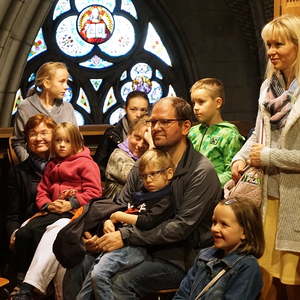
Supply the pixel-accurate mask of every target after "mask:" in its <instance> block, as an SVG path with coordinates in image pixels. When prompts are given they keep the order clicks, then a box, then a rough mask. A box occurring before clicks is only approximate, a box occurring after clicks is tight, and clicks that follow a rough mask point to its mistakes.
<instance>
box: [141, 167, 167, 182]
mask: <svg viewBox="0 0 300 300" xmlns="http://www.w3.org/2000/svg"><path fill="white" fill-rule="evenodd" d="M166 170H167V169H161V170H157V171H153V172H150V173H147V174H140V178H141V179H142V180H147V179H148V177H149V178H150V179H151V180H153V179H154V180H155V179H157V178H158V175H159V174H161V173H163V172H165V171H166Z"/></svg>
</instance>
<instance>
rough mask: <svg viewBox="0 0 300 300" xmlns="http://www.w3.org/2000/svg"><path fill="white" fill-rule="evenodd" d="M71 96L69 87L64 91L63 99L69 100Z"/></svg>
mask: <svg viewBox="0 0 300 300" xmlns="http://www.w3.org/2000/svg"><path fill="white" fill-rule="evenodd" d="M72 97H73V92H72V89H71V88H70V87H69V88H68V89H67V90H66V92H65V96H64V101H66V102H71V100H72Z"/></svg>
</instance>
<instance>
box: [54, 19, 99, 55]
mask: <svg viewBox="0 0 300 300" xmlns="http://www.w3.org/2000/svg"><path fill="white" fill-rule="evenodd" d="M76 20H77V16H70V17H67V18H65V19H64V20H63V21H61V23H60V24H59V25H58V27H57V31H56V42H57V45H58V47H59V48H60V49H61V50H62V51H63V52H64V53H65V54H67V55H70V56H83V55H86V54H88V53H89V52H90V51H91V50H92V48H93V47H94V45H91V44H89V43H87V42H85V41H84V40H83V39H81V38H80V36H79V34H78V32H77V30H76Z"/></svg>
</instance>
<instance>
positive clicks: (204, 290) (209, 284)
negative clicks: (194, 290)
mask: <svg viewBox="0 0 300 300" xmlns="http://www.w3.org/2000/svg"><path fill="white" fill-rule="evenodd" d="M226 271H227V270H226V269H222V270H221V271H220V272H219V273H218V274H217V275H216V276H215V277H214V278H213V279H212V280H211V281H210V282H209V283H208V284H207V285H206V286H205V287H204V288H203V289H202V291H201V292H200V293H199V294H198V295H197V297H196V298H195V300H199V299H200V297H201V296H203V295H204V294H205V293H206V292H207V291H208V290H209V289H210V288H211V287H212V286H213V285H214V284H215V283H216V282H217V281H218V280H219V279H220V278H221V277H222V276H223V275H224V274H225V273H226Z"/></svg>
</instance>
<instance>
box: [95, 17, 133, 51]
mask: <svg viewBox="0 0 300 300" xmlns="http://www.w3.org/2000/svg"><path fill="white" fill-rule="evenodd" d="M114 18H115V29H114V32H113V34H112V36H111V38H110V39H109V40H108V41H106V42H105V43H103V44H101V45H99V47H100V49H101V50H102V51H103V52H105V53H106V54H108V55H110V56H121V55H125V54H126V53H128V52H129V51H130V50H131V48H132V47H133V45H134V43H135V32H134V28H133V26H132V24H131V22H129V21H128V20H127V19H126V18H124V17H121V16H114Z"/></svg>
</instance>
